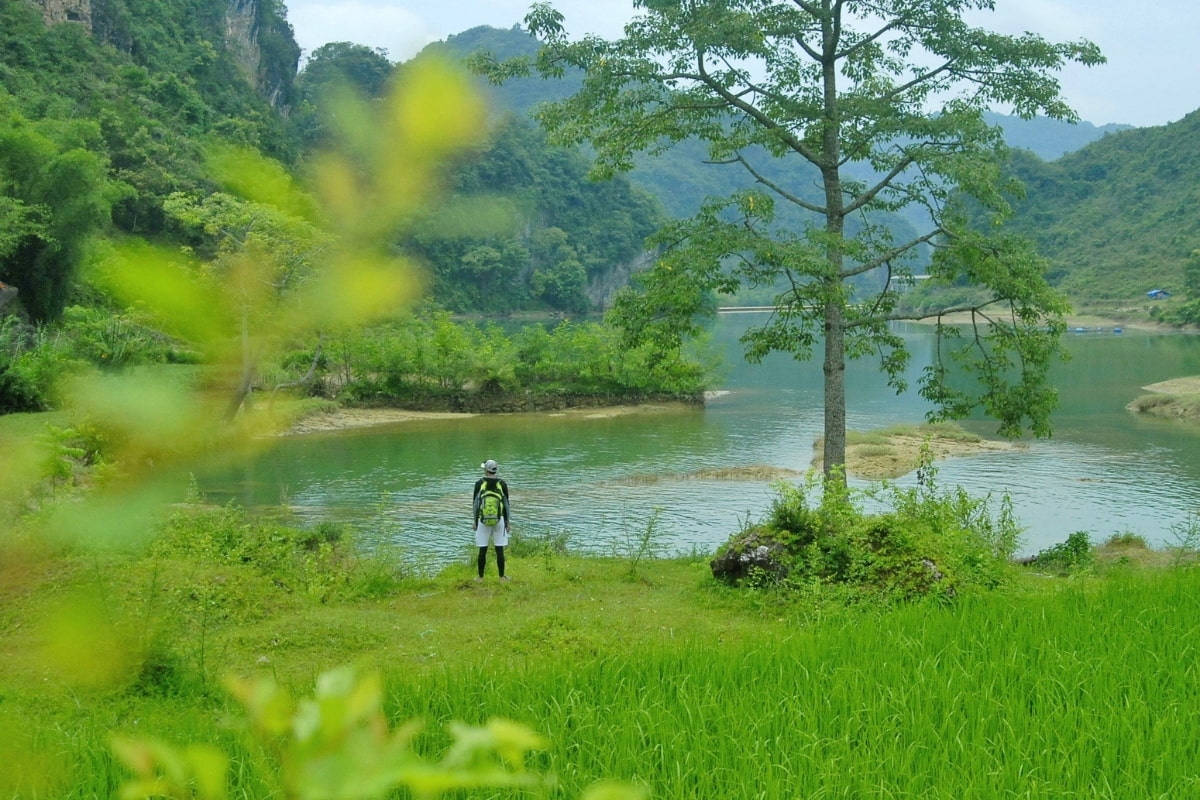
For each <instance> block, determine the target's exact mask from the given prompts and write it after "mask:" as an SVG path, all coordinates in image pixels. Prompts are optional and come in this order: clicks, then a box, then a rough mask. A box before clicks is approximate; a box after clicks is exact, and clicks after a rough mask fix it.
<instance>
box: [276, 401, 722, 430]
mask: <svg viewBox="0 0 1200 800" xmlns="http://www.w3.org/2000/svg"><path fill="white" fill-rule="evenodd" d="M721 394H728V393H727V392H713V393H711V395H710V399H711V397H715V396H720V395H721ZM695 407H696V406H691V405H688V404H687V403H682V402H681V403H646V404H644V405H636V406H631V405H616V406H601V407H595V408H566V409H562V410H559V411H538V412H529V413H536V414H539V415H542V416H548V417H566V416H570V417H579V418H581V419H609V418H612V417H623V416H629V415H631V414H654V413H660V412H664V411H679V410H682V409H688V408H695ZM477 416H480V415H479V414H474V413H470V412H456V411H409V410H406V409H403V408H335V409H330V410H327V411H319V412H317V413H315V414H311V415H309V416H306V417H302V418H301V419H298V420H296V421H295V422H293V423H292V424H291V425H290V426H288V428H287V429H286V430H284V431H283V432H282V434H281V435H284V436H292V435H297V434H305V433H318V432H322V431H340V430H346V429H348V428H363V427H368V426H372V425H392V424H398V423H403V422H415V421H419V420H430V419H470V418H471V417H477Z"/></svg>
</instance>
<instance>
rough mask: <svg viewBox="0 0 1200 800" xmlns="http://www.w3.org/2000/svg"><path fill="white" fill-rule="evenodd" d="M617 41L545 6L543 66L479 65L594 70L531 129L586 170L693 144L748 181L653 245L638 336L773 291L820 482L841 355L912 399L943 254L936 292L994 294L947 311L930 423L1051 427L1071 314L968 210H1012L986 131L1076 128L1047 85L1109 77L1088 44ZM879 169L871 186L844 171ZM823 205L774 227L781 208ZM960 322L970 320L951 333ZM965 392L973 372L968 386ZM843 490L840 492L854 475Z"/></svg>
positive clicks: (901, 22)
mask: <svg viewBox="0 0 1200 800" xmlns="http://www.w3.org/2000/svg"><path fill="white" fill-rule="evenodd" d="M635 6H636V7H637V8H638V9H640V10H641V12H642V13H641V14H640V15H639V16H638V17H637V18H635V19H634V20H632V21H631V22H630V23H628V24H627V25H626V27H625V31H624V34H625V35H624V36H623V37H622V38H620V39H618V40H616V41H605V40H603V39H601V38H598V37H595V36H586V37H584V38H582V39H579V40H575V41H572V40H571V39H570V38H569V37H568V36H567V34H566V32H565V28H564V18H563V16H562V15H561V14H559V13H558V12H557V11H555V10H554V9H553V8H552V7H551V6H550V5H548V4H544V3H541V4H537V5H535V6H533V8H532V9H531V11H530V13H529V15H528V16H527V17H526V24H527V25H528V27H529V29H530V31H531V32H532V33H533V34H534V35H536V36H538V37H539V38H540V39H541V41H542V43H543V46H542V48H541V49H540V50H539V52H538V53H537V55H536V57H533V58H515V59H508V60H506V61H502V62H501V61H497V60H495V59H494V58H488V57H486V56H480V57H477V58H475V59H474V60H473V64H474V66H475V68H476V69H478V70H480V71H482V72H484V73H486V74H488V75H489V76H490V77H491V78H492V79H493V80H497V81H503V80H506V79H508V78H510V77H514V76H526V75H529V74H531V73H532V72H534V71H536V72H538V73H540V74H542V75H544V76H558V75H562V74H564V72H566V71H568V70H580V71H582V72H583V73H584V75H585V78H584V83H583V87H582V88H581V89H580V90H579V91H578V92H576V93H575V94H574V95H572V96H571V97H569V98H566V99H565V100H562V101H560V102H557V103H551V104H548V105H546V106H543V107H542V108H541V109H540V110H539V111H538V112H537V116H538V117H539V119H540V120H541V121H542V122H543V124H544V125H545V126H546V127H547V128H548V129H549V131H550V132H551V134H552V138H553V140H555V141H558V142H561V143H585V142H586V143H587V144H589V145H590V146H591V147H592V148H593V150H594V154H595V158H594V165H593V173H594V174H595V175H597V176H609V175H613V174H616V173H620V172H624V171H628V170H629V169H631V168H632V167H633V166H634V163H635V156H637V155H638V154H640V153H650V154H653V153H656V152H661V151H663V150H665V149H667V148H670V147H673V146H674V145H676V144H677V143H679V142H683V141H688V140H692V139H699V140H701V141H703V142H705V143H706V145H707V157H708V158H709V159H710V160H711V161H714V162H719V163H724V164H728V165H730V166H732V167H735V168H740V169H741V170H743V179H744V184H743V187H742V188H741V189H739V190H738V191H736V192H734V193H733V194H732V195H730V196H728V197H724V198H719V199H710V200H709V201H708V202H707V203H706V204H705V206H704V207H703V208H702V209H701V211H700V212H699V213H698V214H696V215H695V216H694V217H692V218H691V219H688V220H684V221H681V222H679V223H676V224H672V225H669V226H667V227H666V228H665V229H663V231H662V232H661V234H660V236H659V237H658V243H659V244H660V245H661V246H662V247H664V248H665V255H664V257H663V258H662V259H661V260H660V261H659V262H658V264H657V265H656V266H655V268H654V269H653V270H651V271H650V272H648V273H647V274H646V275H645V278H644V280H643V281H642V289H643V292H642V294H641V295H640V296H638V297H636V298H634V297H630V296H628V295H627V296H626V297H625V299H624V302H622V303H619V304H618V308H617V313H618V316H619V318H620V320H621V321H622V323H623V324H624V325H625V327H626V328H627V330H628V331H629V332H630V335H631V337H632V338H634V339H635V340H638V339H644V338H646V337H654V338H656V339H658V340H659V341H662V340H664V338H665V339H671V338H674V339H678V338H679V337H681V336H685V335H687V334H689V333H691V332H694V331H695V330H696V326H697V315H698V313H699V312H700V311H701V310H703V309H704V308H705V307H706V302H705V299H706V295H707V294H708V293H709V292H711V291H714V290H717V291H732V290H735V289H736V288H738V287H739V286H742V285H778V286H781V287H782V288H781V290H780V291H779V294H778V296H777V299H776V304H777V310H776V312H775V314H774V315H772V317H771V318H770V320H769V321H768V322H766V323H765V324H763V325H761V326H758V327H756V328H753V329H752V330H751V331H750V332H749V333H748V334H747V335H746V338H745V340H744V341H745V345H746V353H747V356H748V357H750V358H751V359H759V358H762V357H763V356H765V355H766V354H767V353H769V352H772V351H784V352H789V353H792V354H794V355H795V356H796V357H797V358H800V359H804V358H808V357H810V356H811V354H812V351H813V349H814V348H815V347H817V346H820V347H821V348H822V349H823V359H824V362H823V363H824V373H825V445H824V447H825V452H824V464H825V470H826V476H827V478H829V477H834V476H837V475H838V474H839V473H840V469H841V466H842V465H843V464H844V463H845V409H846V396H845V380H844V372H845V365H846V360H847V359H848V358H857V357H862V356H865V355H868V354H876V355H878V357H879V358H880V363H881V366H882V368H883V369H884V370H885V371H886V373H887V375H888V379H889V382H890V383H891V385H893V386H894V387H896V389H897V390H898V391H902V390H904V389H905V388H906V386H905V384H904V380H903V377H902V376H903V368H904V366H905V364H906V363H907V357H908V354H907V353H906V351H905V350H904V346H903V343H902V341H901V340H900V338H899V337H898V336H897V335H896V334H895V333H894V332H893V331H892V329H891V327H890V326H889V323H890V322H891V321H894V320H897V319H904V318H911V315H906V314H903V313H901V312H900V311H898V305H897V300H898V298H899V295H900V289H901V288H902V286H903V284H904V283H905V281H906V280H907V279H908V278H909V276H910V268H911V267H910V265H911V262H912V260H913V258H914V257H915V256H916V254H917V253H918V252H919V250H920V248H921V247H923V246H925V245H931V246H933V247H934V257H933V262H932V264H931V265H930V267H929V270H930V274H931V275H932V276H933V277H934V279H936V280H938V281H941V282H944V283H949V284H953V283H963V282H965V283H968V284H971V285H974V286H977V287H978V288H979V296H978V300H977V301H975V302H971V303H969V304H966V305H963V306H959V307H953V308H950V307H947V308H939V309H937V310H936V311H934V312H931V313H930V314H927V315H924V316H935V317H937V318H938V320H939V325H938V329H939V332H940V333H941V334H942V338H943V343H942V346H941V347H940V348H939V351H938V353H939V355H938V358H937V359H936V361H935V363H934V364H933V365H932V366H931V367H930V368H929V369H928V370H927V372H926V373H925V374H924V375H923V377H922V378H921V386H920V392H921V394H922V395H923V396H925V397H926V398H928V399H929V400H930V401H932V403H933V404H934V407H935V411H934V412H932V413H931V416H932V417H934V418H946V417H952V418H958V417H963V416H966V415H967V414H969V413H971V412H972V411H974V410H976V409H978V408H982V409H983V410H985V411H986V412H988V413H989V414H991V415H992V416H994V417H996V418H997V419H998V420H999V422H1000V431H1001V432H1002V433H1004V434H1008V435H1016V434H1018V433H1020V432H1021V431H1022V430H1024V429H1025V428H1029V429H1031V430H1032V431H1033V432H1034V433H1035V434H1039V435H1048V434H1049V419H1048V417H1049V412H1050V410H1051V409H1052V408H1053V406H1054V398H1055V393H1054V391H1053V389H1052V387H1050V386H1048V385H1047V383H1046V370H1047V368H1048V366H1049V364H1050V362H1051V361H1052V360H1053V358H1054V357H1055V354H1056V353H1057V352H1058V337H1059V335H1060V334H1061V332H1062V330H1063V327H1064V326H1063V323H1062V315H1063V314H1064V313H1065V311H1066V308H1067V306H1066V303H1065V301H1064V300H1063V299H1062V298H1061V297H1059V296H1058V295H1057V294H1056V293H1055V292H1054V291H1052V290H1051V289H1050V287H1049V286H1048V285H1047V283H1046V281H1045V279H1044V277H1043V274H1042V273H1043V269H1044V265H1043V262H1042V261H1041V259H1039V258H1038V257H1037V255H1036V253H1035V252H1034V251H1033V250H1032V248H1031V247H1030V246H1029V245H1028V243H1026V242H1024V241H1023V240H1020V239H1017V238H1015V237H1010V236H1006V235H1003V234H1002V233H998V232H996V231H995V230H993V229H991V228H990V227H989V228H986V229H983V230H980V229H977V228H973V227H972V226H971V225H970V220H969V214H968V213H967V209H968V208H978V207H982V208H984V209H987V210H988V211H989V212H990V213H991V214H992V217H993V220H994V221H999V220H1001V219H1002V218H1003V216H1004V215H1005V214H1006V213H1007V212H1008V210H1009V209H1008V206H1007V204H1006V202H1005V197H1004V190H1005V189H1011V187H1009V186H1006V185H1005V182H1004V181H1003V179H1002V176H1001V172H1000V165H1001V161H1002V155H1003V151H1004V146H1003V141H1002V136H1001V132H1000V130H999V128H998V127H995V126H991V125H989V124H987V122H986V121H985V120H984V118H983V114H984V112H985V111H986V110H988V109H991V108H992V107H994V106H1006V107H1009V108H1011V109H1012V110H1013V111H1014V112H1015V113H1016V114H1017V115H1019V116H1022V117H1030V116H1033V115H1035V114H1042V115H1045V116H1048V117H1051V118H1054V119H1068V120H1073V119H1075V118H1076V117H1075V114H1074V112H1073V111H1072V110H1071V108H1070V107H1069V106H1068V105H1067V104H1066V103H1065V102H1064V101H1063V99H1062V97H1061V95H1060V91H1059V85H1058V82H1057V80H1056V79H1055V78H1054V77H1053V73H1054V72H1055V71H1056V70H1058V69H1059V68H1061V67H1062V66H1063V64H1065V63H1066V62H1069V61H1074V62H1080V63H1083V64H1095V63H1100V62H1101V61H1102V60H1103V59H1102V56H1101V54H1100V52H1099V50H1098V49H1097V48H1096V47H1095V46H1094V45H1093V44H1091V43H1089V42H1086V41H1080V42H1075V43H1066V44H1056V43H1051V42H1048V41H1046V40H1044V39H1043V38H1041V37H1040V36H1037V35H1034V34H1025V35H1022V36H1018V37H1010V36H1001V35H998V34H996V33H993V32H991V31H988V30H986V29H984V28H980V27H975V26H973V25H972V24H971V23H970V21H969V19H973V18H974V15H975V14H976V12H980V11H985V10H988V9H990V7H991V2H990V0H935V1H934V2H930V1H929V0H923V2H912V1H911V0H883V2H869V3H868V2H856V1H855V0H788V1H787V2H782V1H780V2H772V1H771V0H638V2H635ZM777 159H791V160H799V161H801V162H803V163H804V164H806V165H807V166H808V168H809V169H808V175H809V176H810V177H809V181H811V182H813V183H815V184H816V186H817V187H818V191H817V192H816V193H815V194H814V193H811V192H808V191H806V187H805V186H803V185H794V184H784V183H780V182H777V181H775V180H773V179H772V178H771V177H770V174H769V172H768V170H767V169H766V168H765V167H764V166H763V162H764V161H769V160H777ZM864 164H866V165H869V166H870V168H871V177H870V178H869V179H867V180H864V179H862V178H854V177H850V175H852V174H854V173H851V167H852V165H853V166H861V165H864ZM779 206H791V207H797V208H799V209H802V210H804V211H806V212H808V221H807V222H806V223H804V224H802V225H798V226H790V227H789V226H781V225H778V224H776V220H777V218H778V213H777V210H776V209H777V207H779ZM912 207H916V208H919V209H922V210H923V212H924V214H925V215H926V216H927V219H928V224H927V227H926V229H925V230H924V231H921V232H918V233H917V235H915V236H914V237H912V238H910V239H907V240H896V239H895V238H894V237H893V236H892V235H891V232H890V231H889V230H888V229H887V228H886V227H884V226H882V225H880V224H879V223H878V221H877V220H878V217H879V215H881V214H883V213H886V212H896V211H900V210H905V209H910V208H912ZM955 311H961V312H966V313H967V314H969V319H970V324H969V325H967V326H965V327H964V328H957V327H953V326H950V325H947V324H941V323H942V322H943V321H944V320H945V315H946V314H948V313H950V312H955ZM964 377H970V378H974V380H973V381H964V380H963V378H964ZM843 480H844V477H843Z"/></svg>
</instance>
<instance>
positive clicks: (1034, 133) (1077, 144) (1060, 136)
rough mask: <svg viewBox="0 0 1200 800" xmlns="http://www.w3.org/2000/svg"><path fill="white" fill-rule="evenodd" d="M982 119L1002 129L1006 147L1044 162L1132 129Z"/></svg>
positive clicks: (1038, 119)
mask: <svg viewBox="0 0 1200 800" xmlns="http://www.w3.org/2000/svg"><path fill="white" fill-rule="evenodd" d="M983 116H984V119H985V120H987V122H988V124H989V125H999V126H1000V127H1001V128H1002V129H1003V130H1004V141H1005V142H1007V143H1008V146H1009V147H1019V148H1020V149H1022V150H1028V151H1029V152H1031V153H1033V154H1035V155H1036V156H1038V158H1041V159H1042V160H1043V161H1053V160H1054V159H1056V158H1059V157H1060V156H1063V155H1066V154H1067V153H1071V152H1074V151H1076V150H1078V149H1080V148H1081V147H1084V146H1085V145H1088V144H1090V143H1091V142H1094V141H1096V140H1097V139H1100V138H1103V137H1104V136H1107V135H1108V134H1110V133H1117V132H1118V131H1124V130H1129V129H1130V128H1132V127H1133V126H1132V125H1118V124H1115V123H1110V124H1108V125H1102V126H1100V127H1096V126H1095V125H1093V124H1092V123H1090V122H1078V123H1075V124H1071V123H1069V122H1062V121H1061V120H1057V119H1049V118H1047V117H1034V118H1033V119H1021V118H1020V117H1010V116H1006V115H1004V114H995V113H986V114H984V115H983Z"/></svg>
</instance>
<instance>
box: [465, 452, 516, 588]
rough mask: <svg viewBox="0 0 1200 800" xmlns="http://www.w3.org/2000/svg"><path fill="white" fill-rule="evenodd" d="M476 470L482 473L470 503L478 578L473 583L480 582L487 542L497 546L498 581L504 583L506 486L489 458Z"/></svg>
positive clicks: (506, 535)
mask: <svg viewBox="0 0 1200 800" xmlns="http://www.w3.org/2000/svg"><path fill="white" fill-rule="evenodd" d="M479 468H480V469H482V470H483V477H482V478H480V479H479V480H477V481H475V493H474V497H473V498H472V503H471V505H472V508H474V510H475V511H474V513H475V545H476V546H477V547H478V548H479V559H478V563H477V566H478V568H479V575H478V577H476V578H475V580H476V581H481V580H483V569H484V567H486V566H487V549H488V540H489V539H490V540H491V542H492V544H493V545H495V547H496V569H497V571H498V572H499V573H500V580H502V581H506V580H508V577H507V576H506V575H505V574H504V547H505V545H507V544H508V527H509V525H508V484H507V483H505V482H504V479H503V478H501V477H499V475H497V473H498V472H499V471H500V467H499V465H497V464H496V462H495V461H493V460H492V459H490V458H489V459H488V460H487V461H485V462H483V463H482V464H480V465H479Z"/></svg>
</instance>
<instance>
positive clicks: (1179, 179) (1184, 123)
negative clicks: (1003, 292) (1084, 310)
mask: <svg viewBox="0 0 1200 800" xmlns="http://www.w3.org/2000/svg"><path fill="white" fill-rule="evenodd" d="M1012 169H1013V172H1014V173H1015V174H1016V175H1017V176H1018V177H1019V178H1020V179H1021V180H1022V182H1023V183H1024V184H1025V189H1026V198H1025V199H1024V200H1023V201H1021V202H1019V203H1018V204H1017V216H1016V219H1015V220H1014V221H1013V222H1012V227H1013V228H1014V229H1015V230H1016V231H1017V232H1020V233H1023V234H1025V235H1027V236H1029V237H1030V238H1032V239H1033V240H1034V241H1035V242H1037V243H1038V249H1039V250H1040V251H1041V252H1042V253H1043V254H1044V255H1046V256H1047V257H1049V258H1050V259H1051V260H1052V261H1053V263H1054V267H1055V272H1054V274H1053V277H1054V278H1055V280H1056V281H1057V282H1058V283H1059V285H1060V286H1061V287H1062V288H1063V289H1064V290H1066V291H1067V292H1068V294H1070V295H1071V296H1075V297H1089V298H1096V299H1112V300H1130V301H1133V300H1139V301H1142V300H1144V299H1145V293H1146V292H1147V291H1149V290H1151V289H1156V288H1161V289H1167V290H1169V291H1172V292H1175V293H1180V290H1181V289H1182V288H1183V265H1184V262H1185V260H1186V259H1187V258H1188V255H1189V254H1190V253H1191V252H1192V251H1193V250H1196V249H1200V213H1197V209H1198V208H1200V111H1194V112H1192V113H1191V114H1189V115H1188V116H1186V117H1184V118H1183V119H1181V120H1179V121H1178V122H1173V123H1171V124H1169V125H1165V126H1159V127H1153V128H1133V129H1130V130H1124V131H1120V132H1118V133H1111V134H1109V135H1107V136H1104V137H1102V138H1100V139H1098V140H1096V141H1094V142H1092V143H1091V144H1089V145H1087V146H1086V147H1084V148H1082V149H1080V150H1078V151H1076V152H1073V153H1069V154H1067V155H1065V156H1063V157H1062V158H1059V159H1058V160H1056V161H1053V162H1045V161H1041V160H1039V159H1037V158H1034V157H1033V156H1031V155H1029V154H1027V153H1017V154H1015V155H1014V158H1013V162H1012Z"/></svg>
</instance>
